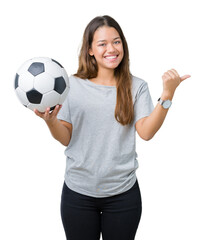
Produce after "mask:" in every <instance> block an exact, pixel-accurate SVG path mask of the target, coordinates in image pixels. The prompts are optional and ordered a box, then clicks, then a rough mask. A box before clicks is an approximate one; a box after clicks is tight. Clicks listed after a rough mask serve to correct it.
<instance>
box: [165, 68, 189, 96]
mask: <svg viewBox="0 0 204 240" xmlns="http://www.w3.org/2000/svg"><path fill="white" fill-rule="evenodd" d="M189 77H191V75H184V76H182V77H180V76H179V74H178V73H177V71H176V70H175V69H171V70H168V71H167V72H165V73H164V74H163V76H162V80H163V94H162V95H164V96H168V97H169V98H173V95H174V92H175V90H176V88H177V87H178V86H179V84H180V83H181V82H183V81H184V80H186V79H187V78H189Z"/></svg>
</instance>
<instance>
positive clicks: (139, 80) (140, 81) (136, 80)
mask: <svg viewBox="0 0 204 240" xmlns="http://www.w3.org/2000/svg"><path fill="white" fill-rule="evenodd" d="M146 84H147V82H146V81H145V80H143V79H142V78H139V77H136V76H134V75H132V87H133V88H138V89H139V88H140V87H141V86H143V85H146Z"/></svg>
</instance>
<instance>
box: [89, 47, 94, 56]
mask: <svg viewBox="0 0 204 240" xmlns="http://www.w3.org/2000/svg"><path fill="white" fill-rule="evenodd" d="M89 55H90V56H93V55H94V54H93V51H92V49H91V48H90V49H89Z"/></svg>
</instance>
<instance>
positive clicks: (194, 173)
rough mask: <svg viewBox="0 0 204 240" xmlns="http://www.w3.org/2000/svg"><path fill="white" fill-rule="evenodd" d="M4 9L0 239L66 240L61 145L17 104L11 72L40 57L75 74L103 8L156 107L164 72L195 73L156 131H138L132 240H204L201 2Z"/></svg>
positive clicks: (31, 4) (43, 0)
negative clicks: (138, 208) (87, 32)
mask: <svg viewBox="0 0 204 240" xmlns="http://www.w3.org/2000/svg"><path fill="white" fill-rule="evenodd" d="M0 12H1V13H0V24H1V28H0V31H1V38H0V41H1V43H0V53H1V55H0V71H1V91H0V92H1V94H0V103H1V111H0V114H1V115H0V116H1V117H0V121H1V124H0V136H1V145H0V146H1V151H0V190H1V197H0V226H1V230H0V239H3V240H10V239H21V240H24V239H25V240H28V239H29V240H34V239H35V240H36V239H38V240H41V239H42V240H45V239H49V240H52V239H53V240H56V239H62V240H63V239H65V235H64V230H63V227H62V223H61V218H60V197H61V190H62V185H63V178H64V170H65V156H64V149H65V148H64V147H63V146H62V145H60V143H58V142H57V141H55V140H54V139H53V138H52V137H51V135H50V133H49V130H48V128H47V126H46V124H45V123H44V122H43V120H42V119H40V118H38V117H37V116H35V114H34V113H33V112H32V111H30V110H29V109H26V108H25V107H23V106H22V105H21V104H20V102H19V101H18V99H17V97H16V96H15V92H14V87H13V84H14V76H15V72H16V70H17V69H18V67H19V66H20V65H21V64H22V63H23V62H24V61H25V60H27V59H30V58H32V57H37V56H46V57H52V58H54V59H56V60H57V61H59V62H60V63H61V64H62V65H64V67H65V68H66V70H67V72H68V74H69V75H70V74H73V73H75V72H76V70H77V64H78V52H79V47H80V44H81V40H82V34H83V31H84V28H85V27H86V25H87V24H88V22H89V21H90V20H91V19H92V18H94V17H95V16H97V15H105V14H108V15H110V16H112V17H114V18H115V19H116V20H117V21H118V22H119V24H120V25H121V27H122V29H123V31H124V34H125V36H126V38H127V41H128V44H129V50H130V62H131V66H130V67H131V72H132V73H133V74H134V75H136V76H138V77H140V78H142V79H144V80H145V81H147V82H148V84H149V88H150V92H151V96H152V99H153V102H154V105H156V103H157V99H158V98H159V97H160V94H161V92H162V75H163V73H164V72H165V71H167V70H169V69H171V68H175V69H176V70H177V71H178V73H179V74H180V75H184V74H190V75H191V78H189V79H187V80H186V81H185V82H183V83H182V84H181V85H180V86H179V88H178V89H177V90H176V93H175V96H174V99H173V104H172V107H171V109H170V110H169V113H168V115H167V118H166V120H165V122H164V124H163V126H162V128H161V129H160V130H159V132H158V133H157V134H156V135H155V137H154V138H153V139H152V140H151V141H149V142H145V141H143V140H141V139H140V138H139V136H138V135H137V152H138V155H139V158H138V160H139V165H140V166H139V169H138V170H137V176H138V179H139V184H140V188H141V193H142V199H143V213H142V218H141V222H140V225H139V228H138V232H137V236H136V238H135V239H138V240H149V239H157V240H164V239H165V240H172V239H185V240H188V239H190V240H192V239H196V240H203V239H204V233H203V222H204V207H203V202H204V196H203V183H204V174H203V171H204V163H203V161H204V157H203V134H204V128H203V120H204V119H203V118H204V117H203V116H204V115H203V62H204V48H203V43H204V35H203V22H204V15H203V8H202V0H193V1H189V0H155V1H152V0H142V1H139V0H135V1H128V0H127V1H110V0H103V1H96V0H90V1H88V0H87V1H79V0H75V1H67V0H57V1H53V0H49V1H48V0H35V1H29V0H18V1H14V0H13V1H12V0H10V1H4V3H3V2H1V5H0ZM82 240H83V239H82Z"/></svg>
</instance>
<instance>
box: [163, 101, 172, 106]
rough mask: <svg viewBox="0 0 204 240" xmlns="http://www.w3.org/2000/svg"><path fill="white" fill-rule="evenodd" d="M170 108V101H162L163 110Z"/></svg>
mask: <svg viewBox="0 0 204 240" xmlns="http://www.w3.org/2000/svg"><path fill="white" fill-rule="evenodd" d="M170 106H171V101H170V100H166V101H164V103H163V107H164V108H170Z"/></svg>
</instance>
